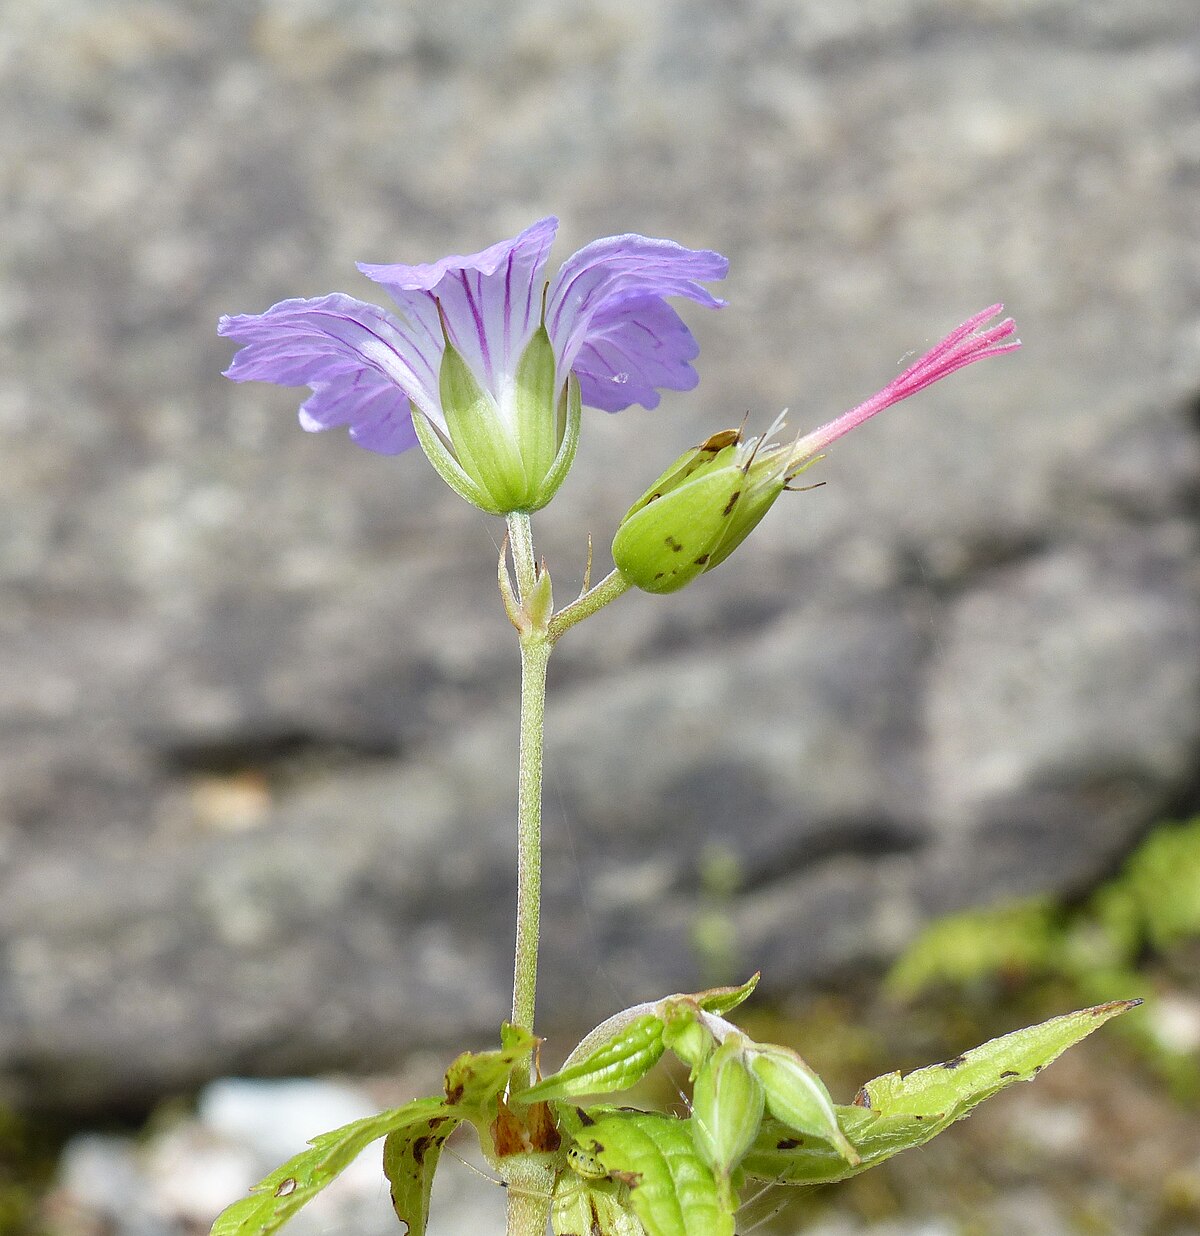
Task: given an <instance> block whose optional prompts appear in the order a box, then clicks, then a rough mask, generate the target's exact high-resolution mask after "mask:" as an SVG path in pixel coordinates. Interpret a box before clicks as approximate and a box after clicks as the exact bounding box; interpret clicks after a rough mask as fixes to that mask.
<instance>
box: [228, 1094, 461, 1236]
mask: <svg viewBox="0 0 1200 1236" xmlns="http://www.w3.org/2000/svg"><path fill="white" fill-rule="evenodd" d="M446 1114H447V1108H446V1103H445V1101H444V1100H442V1099H438V1098H433V1099H417V1100H415V1101H414V1102H412V1103H406V1104H404V1106H403V1107H394V1108H391V1109H390V1110H388V1111H385V1112H380V1113H379V1115H377V1116H368V1117H367V1118H366V1119H365V1120H355V1121H354V1122H353V1123H351V1124H347V1125H343V1126H342V1127H341V1128H340V1129H334V1130H333V1131H332V1132H329V1133H322V1134H321V1135H320V1136H318V1137H314V1138H313V1139H312V1141H311V1142H310V1143H309V1147H310V1148H309V1149H308V1150H302V1151H301V1152H300V1153H299V1154H298V1155H295V1156H294V1157H292V1158H290V1159H289V1160H288V1161H287V1162H286V1163H285V1164H284V1165H283V1166H282V1167H277V1168H276V1169H275V1170H274V1171H273V1172H272V1173H271V1174H270V1175H269V1176H267V1177H266V1178H265V1179H263V1180H262V1181H260V1182H259V1183H258V1184H257V1185H255V1186H254V1188H253V1189H252V1190H251V1192H250V1196H249V1197H244V1198H242V1199H241V1200H240V1201H237V1202H234V1203H233V1205H232V1206H229V1207H227V1208H226V1209H225V1210H223V1211H222V1212H221V1213H220V1214H219V1215H218V1216H217V1219H216V1222H215V1223H214V1224H213V1226H212V1234H211V1236H268V1234H269V1233H271V1232H275V1231H278V1229H279V1228H280V1227H282V1226H283V1224H284V1223H286V1222H287V1221H288V1219H290V1218H291V1217H292V1216H293V1215H294V1214H295V1213H296V1212H297V1211H298V1210H300V1209H301V1208H302V1207H303V1206H304V1205H306V1204H307V1203H308V1202H310V1201H311V1200H312V1199H313V1198H314V1197H315V1196H316V1195H317V1194H318V1193H320V1191H321V1190H322V1189H324V1188H325V1186H326V1185H328V1184H330V1183H331V1182H332V1181H333V1180H335V1179H337V1177H338V1176H339V1175H340V1174H341V1173H342V1172H343V1171H345V1169H346V1168H347V1167H348V1166H349V1165H350V1164H351V1163H352V1162H353V1161H354V1160H355V1159H356V1158H357V1157H358V1155H359V1154H360V1153H361V1152H362V1151H363V1150H364V1149H365V1148H366V1147H367V1146H369V1145H370V1144H371V1143H372V1142H374V1141H378V1140H379V1138H381V1137H386V1136H387V1135H388V1134H389V1133H393V1132H396V1131H397V1130H400V1129H405V1128H410V1127H413V1126H417V1125H422V1124H428V1123H429V1122H430V1121H432V1120H435V1119H437V1118H438V1117H441V1116H444V1115H446Z"/></svg>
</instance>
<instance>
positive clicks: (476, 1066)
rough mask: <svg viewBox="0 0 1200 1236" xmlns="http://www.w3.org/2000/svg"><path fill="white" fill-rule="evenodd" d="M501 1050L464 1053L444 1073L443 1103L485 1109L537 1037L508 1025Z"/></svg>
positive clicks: (506, 1025)
mask: <svg viewBox="0 0 1200 1236" xmlns="http://www.w3.org/2000/svg"><path fill="white" fill-rule="evenodd" d="M500 1041H501V1043H502V1044H503V1047H502V1048H501V1050H500V1051H480V1052H470V1051H465V1052H463V1053H462V1055H461V1056H459V1057H458V1058H457V1059H456V1060H455V1061H454V1062H453V1063H452V1064H451V1065H450V1067H449V1068H448V1069H447V1070H446V1101H447V1102H448V1103H450V1104H452V1105H453V1106H456V1107H465V1108H470V1109H473V1110H476V1111H478V1110H481V1109H483V1108H485V1107H486V1106H487V1105H488V1104H489V1103H491V1101H492V1100H493V1099H494V1098H495V1097H496V1096H497V1095H498V1094H499V1093H500V1092H501V1091H502V1090H503V1089H504V1088H505V1087H506V1086H507V1085H508V1079H509V1076H510V1075H511V1073H512V1070H513V1067H514V1065H516V1064H517V1062H518V1061H519V1060H521V1059H522V1058H523V1057H525V1056H528V1054H529V1053H530V1052H531V1051H532V1050H533V1047H534V1044H535V1043H536V1042H537V1038H536V1037H535V1036H534V1035H532V1034H530V1033H529V1031H528V1030H521V1029H519V1028H518V1027H516V1026H510V1025H508V1024H507V1023H506V1024H505V1025H504V1027H503V1028H502V1029H501V1031H500Z"/></svg>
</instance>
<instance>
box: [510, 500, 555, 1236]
mask: <svg viewBox="0 0 1200 1236" xmlns="http://www.w3.org/2000/svg"><path fill="white" fill-rule="evenodd" d="M508 539H509V545H510V547H511V549H512V556H513V565H514V566H515V568H516V576H517V590H518V592H519V594H520V601H521V604H522V606H524V605H525V603H526V602H528V600H529V598H530V596H531V595H532V591H533V588H534V586H535V584H536V583H537V566H536V563H535V560H534V556H533V533H532V531H531V529H530V526H529V516H528V515H526V514H522V513H519V512H518V513H515V514H512V515H510V516H509V517H508ZM553 647H554V642H553V640H552V639H551V638H550V636H549V634H548V632H547V631H546V630H545V629H537V628H536V627H528V628H522V629H521V756H520V765H519V769H518V772H517V945H516V957H515V958H514V961H513V1002H512V1023H513V1025H514V1026H519V1027H521V1028H522V1029H524V1030H528V1031H530V1032H531V1033H532V1031H533V1014H534V1006H535V1004H536V1002H537V965H538V933H539V930H540V923H541V901H542V735H543V732H544V729H545V718H546V666H547V663H548V662H549V660H550V650H551V648H553ZM532 1079H533V1060H532V1058H531V1059H530V1061H529V1065H528V1067H527V1068H521V1069H517V1070H516V1071H514V1073H513V1076H512V1081H511V1083H510V1087H511V1090H513V1091H518V1090H523V1089H525V1087H527V1086H528V1085H529V1083H530V1081H531V1080H532ZM541 1158H542V1157H541V1156H522V1155H516V1156H514V1157H513V1161H512V1162H511V1164H510V1166H509V1174H508V1181H507V1183H508V1224H507V1232H508V1236H545V1232H546V1226H547V1223H548V1222H549V1218H550V1193H551V1190H552V1189H553V1186H554V1172H553V1171H552V1170H551V1169H550V1167H549V1166H548V1165H547V1164H546V1163H545V1162H543V1161H541Z"/></svg>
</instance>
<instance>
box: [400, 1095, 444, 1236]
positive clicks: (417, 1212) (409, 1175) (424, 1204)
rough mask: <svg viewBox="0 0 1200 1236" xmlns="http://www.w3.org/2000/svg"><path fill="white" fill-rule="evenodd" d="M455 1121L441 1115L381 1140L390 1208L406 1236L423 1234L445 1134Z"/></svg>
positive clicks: (427, 1219)
mask: <svg viewBox="0 0 1200 1236" xmlns="http://www.w3.org/2000/svg"><path fill="white" fill-rule="evenodd" d="M458 1123H459V1122H458V1121H457V1120H453V1119H449V1120H448V1119H446V1118H445V1117H442V1116H437V1117H434V1118H432V1119H430V1120H426V1121H424V1122H423V1123H422V1124H418V1125H413V1126H411V1127H410V1128H406V1129H398V1130H396V1131H395V1132H393V1133H389V1134H388V1137H387V1140H386V1141H385V1142H384V1143H383V1174H384V1175H385V1176H386V1177H387V1178H388V1184H389V1185H390V1186H391V1194H392V1209H393V1210H395V1212H396V1217H397V1218H398V1219H399V1220H400V1222H401V1223H404V1224H406V1225H407V1226H406V1228H405V1232H406V1233H407V1236H425V1227H426V1225H427V1224H428V1222H429V1197H430V1192H431V1190H432V1189H433V1174H434V1172H435V1171H436V1170H437V1165H438V1160H439V1159H440V1158H441V1155H442V1146H443V1145H444V1144H445V1142H446V1138H448V1137H449V1136H450V1134H451V1133H453V1132H454V1130H455V1129H456V1128H457V1127H458Z"/></svg>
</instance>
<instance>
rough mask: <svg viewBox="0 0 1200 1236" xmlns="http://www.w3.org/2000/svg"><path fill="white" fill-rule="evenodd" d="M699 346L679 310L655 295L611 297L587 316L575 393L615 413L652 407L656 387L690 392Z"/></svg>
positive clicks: (655, 403)
mask: <svg viewBox="0 0 1200 1236" xmlns="http://www.w3.org/2000/svg"><path fill="white" fill-rule="evenodd" d="M699 352H700V348H699V347H698V346H697V344H696V341H695V339H693V338H692V335H691V332H690V331H689V330H688V328H687V327H686V326H685V325H684V324H683V321H682V319H681V318H680V316H679V314H677V313H676V312H675V310H674V309H672V308H671V306H670V305H668V304H667V302H666V301H665V300H662V299H660V298H659V297H657V296H629V297H625V298H624V299H622V300H610V301H609V302H608V303H607V304H606V305H605V307H604V308H603V309H601V310H600V311H599V312H598V313H596V314H595V315H594V316H593V318H592V323H591V328H590V329H589V331H588V334H587V338H586V339H585V340H584V343H583V346H582V347H581V348H580V349H579V352H578V354H577V355H576V357H575V373H576V375H577V376H578V378H579V393H580V396H581V398H582V399H583V402H584V403H586V404H587V405H588V406H589V407H592V408H600V409H602V410H603V411H605V412H620V411H621V409H622V408H628V407H629V406H630V405H631V404H635V403H640V404H641V405H642V407H644V408H656V407H658V403H659V394H658V391H659V388H666V389H669V390H674V391H689V390H691V389H692V387H694V386H695V385H696V383H697V382H698V381H699V380H700V379H699V377H698V375H697V373H696V371H695V370H694V369H693V368H692V367H691V365H689V364H688V361H690V360H693V359H694V358H695V357H696V356H697V355H699Z"/></svg>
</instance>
